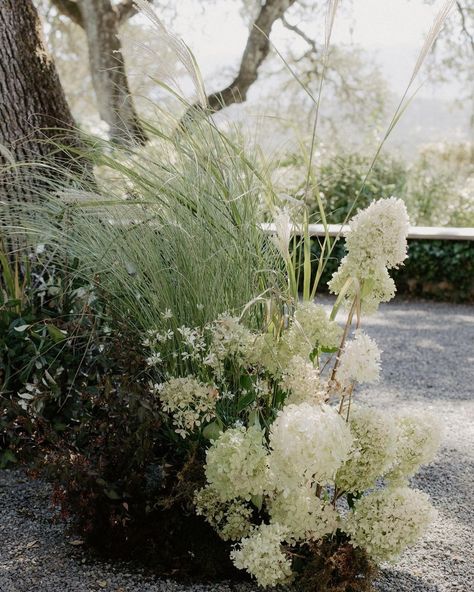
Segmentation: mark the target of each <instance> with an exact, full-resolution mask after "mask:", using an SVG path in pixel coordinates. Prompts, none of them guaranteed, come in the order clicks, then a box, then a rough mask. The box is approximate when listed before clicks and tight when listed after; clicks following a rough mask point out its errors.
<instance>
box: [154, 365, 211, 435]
mask: <svg viewBox="0 0 474 592" xmlns="http://www.w3.org/2000/svg"><path fill="white" fill-rule="evenodd" d="M155 392H157V394H158V396H159V398H160V401H161V405H162V408H163V411H165V412H166V413H170V414H171V415H172V417H173V426H174V428H175V432H176V433H177V434H179V435H180V436H182V437H183V438H186V436H188V435H189V434H190V433H191V432H193V431H194V430H195V429H196V428H197V427H200V426H201V425H203V424H205V423H208V422H209V421H211V420H212V419H213V418H214V417H215V413H216V401H217V399H218V398H219V392H218V391H217V389H216V388H215V387H214V386H212V385H208V384H204V383H202V382H199V381H198V380H196V379H195V378H193V377H192V376H186V377H184V378H170V379H169V380H167V381H166V382H163V383H161V384H158V385H156V387H155Z"/></svg>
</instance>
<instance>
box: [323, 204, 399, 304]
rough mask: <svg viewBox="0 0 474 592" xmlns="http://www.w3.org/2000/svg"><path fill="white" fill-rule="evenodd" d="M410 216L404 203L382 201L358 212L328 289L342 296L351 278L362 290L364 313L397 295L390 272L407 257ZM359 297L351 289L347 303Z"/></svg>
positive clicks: (351, 224)
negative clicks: (345, 250)
mask: <svg viewBox="0 0 474 592" xmlns="http://www.w3.org/2000/svg"><path fill="white" fill-rule="evenodd" d="M408 228H409V221H408V214H407V210H406V207H405V204H404V203H403V201H402V200H400V199H396V198H395V197H391V198H389V199H380V200H378V201H375V202H373V203H371V204H370V206H369V207H368V208H366V209H365V210H362V211H361V212H359V213H358V214H357V215H356V216H354V218H353V219H352V220H351V221H350V223H349V232H348V234H347V236H346V248H347V251H348V253H347V255H346V256H345V257H344V259H343V260H342V261H341V265H340V266H339V269H338V270H337V272H336V273H335V274H334V275H333V277H332V279H331V281H330V282H329V284H328V285H329V289H330V290H331V292H333V293H335V294H339V293H340V291H341V290H342V287H343V286H344V285H345V283H346V281H347V280H348V279H349V278H354V279H356V280H357V282H358V284H359V286H360V287H361V299H362V306H363V309H364V312H365V313H371V312H374V311H375V310H377V307H378V305H379V303H380V302H388V301H389V300H391V298H393V296H394V294H395V284H394V282H393V280H392V279H391V278H390V276H389V274H388V271H387V269H391V268H394V267H398V266H399V265H400V264H401V263H403V261H404V260H405V259H406V257H407V240H406V237H407V234H408ZM355 294H356V290H355V287H354V286H352V287H351V288H350V290H349V291H348V292H347V294H346V296H345V298H344V299H345V301H347V302H352V301H353V299H354V296H355Z"/></svg>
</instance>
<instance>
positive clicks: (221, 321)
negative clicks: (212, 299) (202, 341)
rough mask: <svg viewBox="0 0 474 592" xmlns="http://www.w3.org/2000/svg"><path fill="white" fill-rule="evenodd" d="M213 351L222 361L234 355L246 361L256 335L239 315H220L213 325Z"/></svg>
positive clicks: (216, 357) (214, 355) (239, 359)
mask: <svg viewBox="0 0 474 592" xmlns="http://www.w3.org/2000/svg"><path fill="white" fill-rule="evenodd" d="M211 336H212V342H211V353H210V355H211V356H213V357H214V359H217V360H219V361H220V362H222V361H224V360H225V359H226V358H229V357H233V358H236V359H237V360H238V361H241V362H243V361H245V360H246V358H247V356H248V352H249V349H250V348H251V347H252V344H253V342H254V340H255V336H254V335H252V333H251V332H250V331H249V330H248V329H247V327H245V325H243V324H242V323H241V322H240V321H239V319H238V318H237V317H231V316H229V315H227V314H222V315H220V316H219V317H218V318H217V320H216V321H215V322H214V323H213V324H212V326H211Z"/></svg>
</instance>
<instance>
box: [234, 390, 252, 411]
mask: <svg viewBox="0 0 474 592" xmlns="http://www.w3.org/2000/svg"><path fill="white" fill-rule="evenodd" d="M254 401H255V393H247V394H246V395H243V396H242V397H240V399H239V400H238V402H237V411H238V412H239V413H240V412H241V411H243V410H244V409H245V408H246V407H248V406H249V405H250V404H251V403H253V402H254Z"/></svg>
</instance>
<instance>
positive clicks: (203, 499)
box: [194, 485, 254, 541]
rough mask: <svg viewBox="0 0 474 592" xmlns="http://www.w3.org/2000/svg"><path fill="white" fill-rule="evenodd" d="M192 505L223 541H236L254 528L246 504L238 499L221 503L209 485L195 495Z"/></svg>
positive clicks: (250, 513) (249, 509)
mask: <svg viewBox="0 0 474 592" xmlns="http://www.w3.org/2000/svg"><path fill="white" fill-rule="evenodd" d="M194 504H195V508H196V514H197V515H198V516H204V517H205V518H206V520H207V522H209V524H210V525H211V526H212V527H213V528H214V529H215V530H216V532H217V533H218V535H219V536H220V537H221V539H222V540H224V541H238V540H240V539H241V538H242V537H244V536H248V535H249V534H250V533H251V532H252V530H253V528H254V525H253V524H252V522H251V517H252V508H251V507H249V505H248V504H246V503H245V502H243V501H242V500H239V499H235V500H230V501H227V502H223V501H222V499H221V498H220V496H219V494H218V492H217V491H216V490H215V489H214V488H213V487H211V486H209V485H206V487H203V488H202V489H200V490H199V491H198V492H197V493H196V495H195V496H194Z"/></svg>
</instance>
